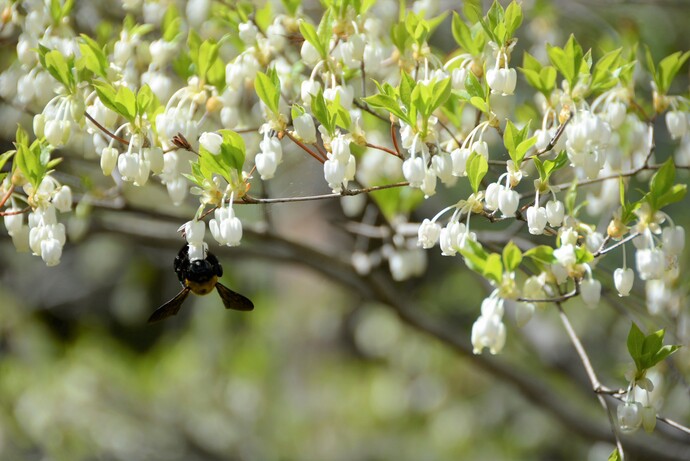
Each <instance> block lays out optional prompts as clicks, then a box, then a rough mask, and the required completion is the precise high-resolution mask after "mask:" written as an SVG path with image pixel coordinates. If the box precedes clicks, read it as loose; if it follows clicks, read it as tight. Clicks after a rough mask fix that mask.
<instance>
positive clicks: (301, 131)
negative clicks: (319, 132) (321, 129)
mask: <svg viewBox="0 0 690 461" xmlns="http://www.w3.org/2000/svg"><path fill="white" fill-rule="evenodd" d="M292 125H293V127H294V128H295V135H297V137H298V138H300V139H301V140H302V141H303V142H305V143H307V144H314V143H315V142H316V127H315V126H314V119H313V118H312V117H311V115H310V114H307V113H304V114H302V115H300V116H299V117H297V118H295V119H294V120H293V121H292Z"/></svg>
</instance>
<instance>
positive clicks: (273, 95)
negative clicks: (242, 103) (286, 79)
mask: <svg viewBox="0 0 690 461" xmlns="http://www.w3.org/2000/svg"><path fill="white" fill-rule="evenodd" d="M268 74H269V75H267V74H264V73H263V72H257V73H256V78H255V79H254V89H255V90H256V94H257V95H258V96H259V98H260V99H261V101H263V103H264V104H265V105H266V107H267V108H268V110H270V111H271V112H272V113H273V114H276V115H277V114H279V113H280V109H279V106H280V81H278V75H277V74H276V72H275V71H274V70H272V69H269V71H268Z"/></svg>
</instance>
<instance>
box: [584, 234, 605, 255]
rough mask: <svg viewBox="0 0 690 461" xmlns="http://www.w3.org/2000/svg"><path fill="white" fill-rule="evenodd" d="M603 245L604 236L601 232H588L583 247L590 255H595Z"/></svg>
mask: <svg viewBox="0 0 690 461" xmlns="http://www.w3.org/2000/svg"><path fill="white" fill-rule="evenodd" d="M603 243H604V236H603V235H602V233H601V232H590V233H589V234H587V237H586V238H585V246H587V249H588V250H589V251H590V252H591V253H596V252H597V251H599V248H601V245H602V244H603Z"/></svg>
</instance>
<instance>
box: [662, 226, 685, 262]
mask: <svg viewBox="0 0 690 461" xmlns="http://www.w3.org/2000/svg"><path fill="white" fill-rule="evenodd" d="M661 238H662V242H663V245H664V246H663V249H664V253H666V254H667V255H669V256H680V254H681V253H682V252H683V248H685V229H683V228H682V227H681V226H671V227H664V230H663V231H662V234H661Z"/></svg>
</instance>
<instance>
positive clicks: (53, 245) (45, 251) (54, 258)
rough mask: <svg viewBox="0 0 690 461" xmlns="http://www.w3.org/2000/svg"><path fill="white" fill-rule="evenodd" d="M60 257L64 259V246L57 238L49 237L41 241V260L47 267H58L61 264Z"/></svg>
mask: <svg viewBox="0 0 690 461" xmlns="http://www.w3.org/2000/svg"><path fill="white" fill-rule="evenodd" d="M60 257H62V245H61V244H60V242H59V241H58V240H57V239H56V238H53V237H49V238H46V239H44V240H41V258H42V259H43V261H45V263H46V266H49V267H51V266H57V265H58V264H60Z"/></svg>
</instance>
